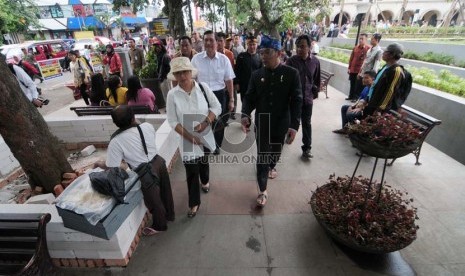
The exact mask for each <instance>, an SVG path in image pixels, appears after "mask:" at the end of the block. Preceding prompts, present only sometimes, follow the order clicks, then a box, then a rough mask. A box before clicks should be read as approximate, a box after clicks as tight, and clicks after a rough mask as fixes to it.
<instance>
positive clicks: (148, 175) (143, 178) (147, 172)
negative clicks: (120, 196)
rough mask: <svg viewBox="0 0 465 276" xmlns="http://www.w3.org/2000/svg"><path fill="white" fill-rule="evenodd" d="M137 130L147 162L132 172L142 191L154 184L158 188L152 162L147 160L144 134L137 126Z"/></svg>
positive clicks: (158, 183)
mask: <svg viewBox="0 0 465 276" xmlns="http://www.w3.org/2000/svg"><path fill="white" fill-rule="evenodd" d="M137 130H138V131H139V135H140V139H141V140H142V146H143V147H144V151H145V155H146V156H147V162H145V163H142V164H140V165H139V166H137V168H135V169H134V171H135V172H136V173H137V175H138V176H139V179H140V182H141V186H142V188H143V189H148V188H150V187H151V186H152V185H154V184H156V185H158V186H160V179H159V178H158V176H157V175H155V173H154V172H153V170H152V160H149V152H148V150H147V144H146V143H145V138H144V133H142V129H141V128H140V126H139V125H137Z"/></svg>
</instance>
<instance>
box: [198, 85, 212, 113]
mask: <svg viewBox="0 0 465 276" xmlns="http://www.w3.org/2000/svg"><path fill="white" fill-rule="evenodd" d="M199 87H200V90H202V94H203V96H204V97H205V100H206V101H207V105H208V108H210V102H209V101H208V98H207V94H206V93H205V89H203V86H202V84H200V82H199Z"/></svg>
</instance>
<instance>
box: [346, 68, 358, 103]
mask: <svg viewBox="0 0 465 276" xmlns="http://www.w3.org/2000/svg"><path fill="white" fill-rule="evenodd" d="M357 75H358V74H357V73H350V74H349V81H350V91H349V97H348V98H349V99H351V100H355V99H356V98H355V94H356V92H355V89H356V85H357V84H356V82H357Z"/></svg>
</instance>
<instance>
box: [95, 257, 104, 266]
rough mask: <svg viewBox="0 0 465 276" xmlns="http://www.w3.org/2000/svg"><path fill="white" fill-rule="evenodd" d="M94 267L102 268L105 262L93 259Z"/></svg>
mask: <svg viewBox="0 0 465 276" xmlns="http://www.w3.org/2000/svg"><path fill="white" fill-rule="evenodd" d="M94 262H95V266H97V267H104V266H105V261H104V260H103V259H94Z"/></svg>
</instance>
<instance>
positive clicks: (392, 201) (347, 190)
mask: <svg viewBox="0 0 465 276" xmlns="http://www.w3.org/2000/svg"><path fill="white" fill-rule="evenodd" d="M369 182H370V179H368V178H364V177H354V178H353V180H352V181H351V178H350V177H349V176H345V177H336V176H335V175H331V176H330V178H329V182H328V183H327V184H325V185H323V186H321V187H318V188H317V189H316V191H315V192H314V193H313V195H312V198H311V200H310V205H311V207H312V211H313V214H314V215H315V217H316V219H317V221H318V222H319V223H320V225H321V226H322V227H323V228H324V229H325V230H326V232H327V233H328V234H329V235H330V236H331V237H332V238H333V239H335V240H336V241H338V242H340V243H342V244H344V245H346V246H348V247H350V248H352V249H355V250H358V251H362V252H367V253H376V254H381V253H388V252H393V251H397V250H400V249H402V248H405V247H406V246H408V245H409V244H411V243H412V242H413V241H414V240H415V239H416V233H417V230H418V228H419V227H418V226H417V225H416V224H415V220H416V219H418V217H417V215H416V208H414V207H412V206H411V202H413V199H404V198H403V195H404V193H402V192H401V191H399V190H395V189H392V188H390V187H386V185H385V187H382V186H381V183H374V185H375V189H367V187H368V186H369V185H370V183H369ZM405 194H407V193H405Z"/></svg>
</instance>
